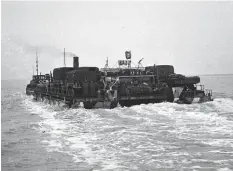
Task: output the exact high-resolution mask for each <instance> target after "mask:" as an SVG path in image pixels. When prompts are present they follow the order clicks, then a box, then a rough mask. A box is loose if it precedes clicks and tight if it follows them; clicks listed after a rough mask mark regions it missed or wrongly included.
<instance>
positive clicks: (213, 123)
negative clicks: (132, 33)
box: [24, 97, 233, 170]
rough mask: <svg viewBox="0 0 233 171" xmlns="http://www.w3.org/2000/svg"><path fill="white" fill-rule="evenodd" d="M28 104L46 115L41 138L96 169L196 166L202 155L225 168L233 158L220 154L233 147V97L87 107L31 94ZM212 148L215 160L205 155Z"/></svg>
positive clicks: (45, 144)
mask: <svg viewBox="0 0 233 171" xmlns="http://www.w3.org/2000/svg"><path fill="white" fill-rule="evenodd" d="M24 106H25V108H26V109H27V110H29V111H30V112H31V113H34V114H37V115H39V116H40V117H41V118H42V119H41V121H40V122H39V130H40V131H41V132H42V133H43V132H44V133H46V134H44V135H43V138H44V140H43V142H42V143H43V144H44V146H45V148H46V149H47V150H48V151H57V152H61V153H65V154H69V155H70V156H72V157H73V159H74V161H75V162H84V163H86V164H87V165H89V166H91V167H92V168H93V170H95V169H96V170H125V169H127V168H132V170H142V169H144V170H145V168H146V169H151V170H153V169H156V168H180V167H181V168H182V167H184V168H191V169H194V168H192V167H194V166H195V163H192V162H194V159H196V158H198V157H199V158H200V157H201V158H203V160H207V161H209V162H210V163H212V165H213V166H211V167H212V168H217V167H219V168H220V167H222V166H223V165H225V166H227V165H228V164H229V162H230V161H229V162H228V160H227V159H226V161H225V162H223V164H221V162H220V161H221V160H223V159H224V158H228V159H229V158H233V157H232V154H231V153H229V154H225V153H220V152H224V150H226V149H228V151H233V132H232V130H233V120H232V119H231V118H229V117H228V116H229V115H233V110H232V109H233V100H232V99H227V98H219V99H215V100H214V101H213V102H207V103H203V104H191V105H185V104H176V103H158V104H148V105H145V104H141V105H138V106H132V107H129V108H126V107H124V108H121V107H117V108H115V109H111V110H110V109H93V110H86V109H84V108H78V109H68V108H64V107H61V106H59V105H49V104H46V103H41V102H33V101H32V99H31V98H28V97H27V98H25V99H24ZM216 150H218V152H214V151H216ZM208 151H212V152H211V154H212V155H215V157H216V158H215V159H214V160H213V159H212V158H211V157H208V156H206V153H208ZM178 163H179V164H178ZM201 167H202V168H205V167H206V168H209V167H210V166H209V165H208V164H206V165H205V164H203V163H202V166H201ZM226 168H227V167H226Z"/></svg>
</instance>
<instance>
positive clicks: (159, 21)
mask: <svg viewBox="0 0 233 171" xmlns="http://www.w3.org/2000/svg"><path fill="white" fill-rule="evenodd" d="M232 16H233V2H230V1H228V2H220V1H219V2H217V1H215V2H198V1H196V2H188V1H186V2H185V1H177V2H175V1H171V2H169V1H163V2H162V1H148V2H144V1H137V2H136V1H135V2H134V1H120V2H114V1H105V2H102V1H95V2H90V1H89V2H84V1H70V2H69V1H68V2H67V1H57V2H56V1H50V2H48V1H47V2H46V1H41V2H39V1H37V2H36V1H34V2H33V1H31V2H30V1H25V2H23V1H19V2H4V1H2V2H1V42H2V44H1V79H19V78H22V79H24V78H31V75H32V72H33V68H34V69H35V58H36V57H35V56H36V51H37V52H38V56H39V70H40V72H42V73H48V72H49V71H52V70H53V68H54V67H60V66H63V49H64V48H66V51H67V52H70V53H67V54H66V65H67V66H72V56H73V55H74V54H75V55H76V56H79V63H80V66H97V67H100V68H101V67H104V65H105V61H106V58H107V57H108V60H109V66H110V67H111V66H114V65H115V64H116V63H117V60H119V59H125V51H127V50H131V52H132V61H133V63H134V64H137V62H138V61H139V60H140V59H141V58H144V60H143V61H142V64H143V66H147V65H153V64H157V65H161V64H168V65H173V66H174V68H175V72H176V73H179V74H185V75H199V74H232V73H233V17H232Z"/></svg>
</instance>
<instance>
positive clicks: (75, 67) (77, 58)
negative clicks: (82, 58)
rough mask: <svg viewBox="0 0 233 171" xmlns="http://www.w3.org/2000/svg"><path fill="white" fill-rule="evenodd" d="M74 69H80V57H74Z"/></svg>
mask: <svg viewBox="0 0 233 171" xmlns="http://www.w3.org/2000/svg"><path fill="white" fill-rule="evenodd" d="M73 67H74V69H78V68H79V57H77V56H74V57H73Z"/></svg>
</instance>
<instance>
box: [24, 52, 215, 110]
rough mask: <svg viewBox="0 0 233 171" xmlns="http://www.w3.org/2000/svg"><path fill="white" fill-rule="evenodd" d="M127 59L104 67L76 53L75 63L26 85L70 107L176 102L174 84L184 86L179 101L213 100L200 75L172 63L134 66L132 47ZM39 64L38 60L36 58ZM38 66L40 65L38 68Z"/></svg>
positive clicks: (30, 91) (37, 96)
mask: <svg viewBox="0 0 233 171" xmlns="http://www.w3.org/2000/svg"><path fill="white" fill-rule="evenodd" d="M125 57H126V60H118V67H117V68H109V67H108V61H107V62H106V65H105V67H104V68H102V69H99V68H98V67H80V66H79V57H73V67H60V68H55V69H54V70H53V74H52V73H51V72H50V74H46V75H38V72H37V75H36V76H35V75H34V76H33V80H32V81H31V83H30V84H28V85H27V88H26V92H27V94H32V95H33V96H34V97H35V99H42V100H43V99H44V98H47V99H49V101H51V100H56V101H64V102H65V103H66V104H68V105H69V106H70V107H71V106H72V105H73V104H75V103H80V102H82V103H83V106H84V108H86V109H91V108H93V107H95V106H96V104H97V103H98V104H101V105H102V107H106V104H108V107H109V108H115V107H116V106H117V105H118V104H120V105H121V106H127V107H128V106H132V105H138V104H142V103H144V104H148V103H158V102H163V101H167V102H174V99H175V96H174V94H177V93H176V92H175V91H173V90H174V88H176V87H179V88H181V89H182V91H181V92H180V93H178V99H179V100H178V101H177V102H178V103H185V104H190V103H192V102H193V100H194V98H199V102H206V101H211V100H212V91H211V90H205V89H204V86H200V89H198V85H197V84H198V83H200V77H198V76H194V77H186V76H184V75H181V74H176V73H175V72H174V67H173V66H172V65H152V66H146V67H142V66H141V60H140V61H139V62H138V66H137V67H131V51H126V52H125ZM37 66H38V60H37ZM37 69H38V68H37Z"/></svg>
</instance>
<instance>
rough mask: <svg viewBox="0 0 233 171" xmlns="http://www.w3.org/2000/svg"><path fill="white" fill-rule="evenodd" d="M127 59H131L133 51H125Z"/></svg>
mask: <svg viewBox="0 0 233 171" xmlns="http://www.w3.org/2000/svg"><path fill="white" fill-rule="evenodd" d="M125 57H126V59H131V51H125Z"/></svg>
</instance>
